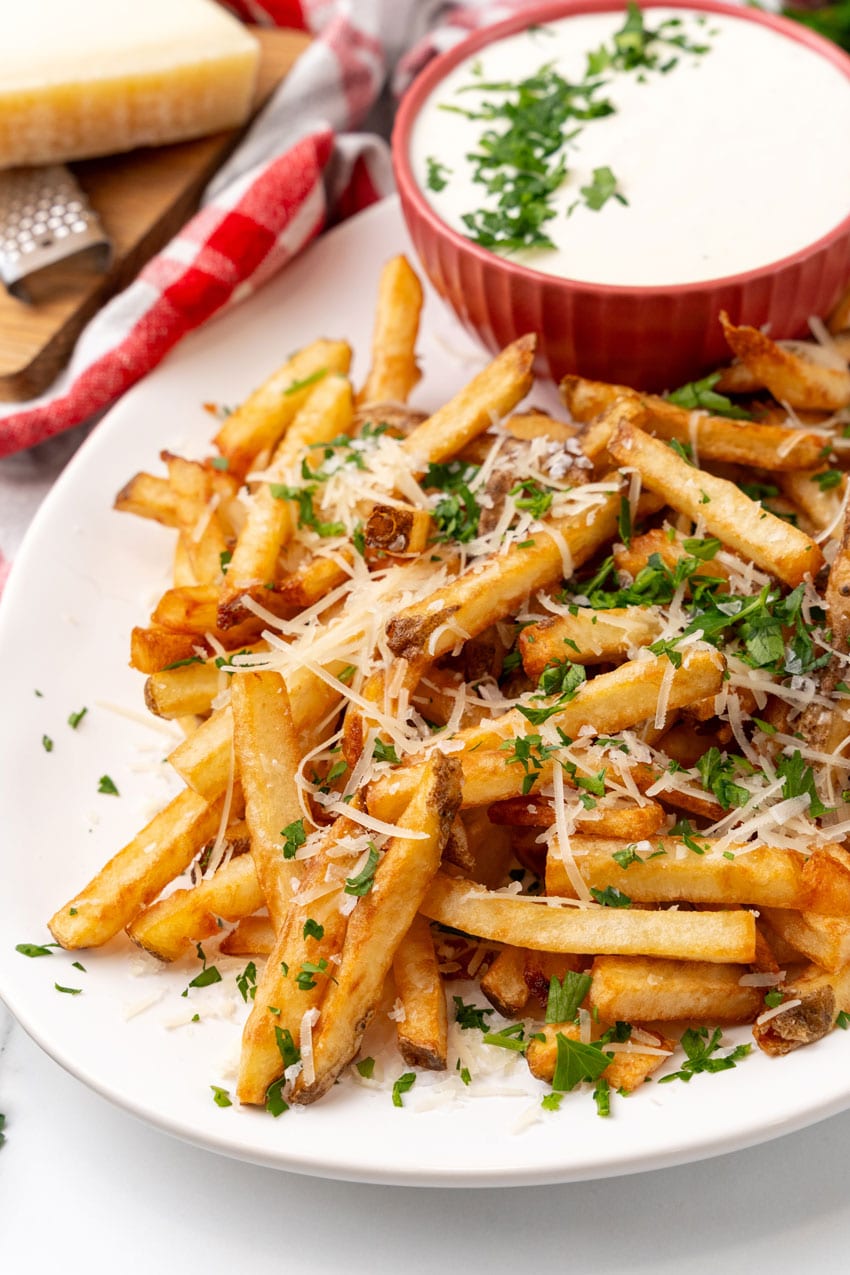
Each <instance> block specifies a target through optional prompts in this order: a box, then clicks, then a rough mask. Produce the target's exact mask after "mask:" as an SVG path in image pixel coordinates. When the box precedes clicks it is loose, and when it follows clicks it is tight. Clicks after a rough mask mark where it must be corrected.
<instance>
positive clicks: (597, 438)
mask: <svg viewBox="0 0 850 1275" xmlns="http://www.w3.org/2000/svg"><path fill="white" fill-rule="evenodd" d="M560 392H561V397H562V398H563V400H564V402H565V404H566V406H567V408H568V409H569V412H570V415H571V416H572V417H573V419H574V420H576V421H583V422H587V423H588V424H589V425H590V428H589V429H588V430H587V432H585V431H582V442H583V445H584V447H585V451H587V453H588V455H592V456H594V458H595V457H596V456H598V455H599V454H600V453H601V451H602V449H603V448H605V447H607V445H608V438H606V432H605V430H606V426H605V424H603V422H602V421H599V422H598V427H596V426H594V425H593V422H595V421H596V418H597V417H602V416H603V414H605V419H606V422H607V425H608V428H609V436H608V437H610V426H611V418H610V414H609V413H610V409H611V408H612V407H613V406H614V405H615V403H617V401H618V400H621V399H623V398H625V399H627V400H633V401H635V402H637V403H638V404H639V405H640V407H641V408H643V417H642V420H641V421H639V420H636V422H635V423H636V424H640V426H641V428H642V429H645V430H646V432H647V433H648V434H652V435H654V437H656V438H663V439H666V440H668V441H669V440H671V439H675V440H676V441H677V442H680V443H682V444H683V445H685V446H687V447H693V448H694V451H695V454H696V455H697V456H699V458H700V460H701V461H703V460H720V461H729V462H731V463H733V464H737V465H749V466H755V467H756V468H758V469H771V470H794V469H799V468H801V467H809V468H811V467H812V466H813V465H817V463H818V461H819V460H820V458H821V454H822V450H823V437H822V435H819V434H807V433H806V432H805V431H804V430H799V429H795V430H792V429H787V428H783V427H782V426H778V425H758V424H754V423H752V422H749V421H734V420H730V419H728V418H727V417H725V416H710V415H709V414H708V413H707V412H701V411H689V410H688V409H687V408H685V407H677V406H676V404H675V403H669V402H668V401H667V400H666V399H664V398H659V397H658V396H657V395H655V394H639V393H638V392H637V391H636V390H630V389H628V388H627V387H626V386H624V385H607V384H605V383H604V382H602V381H588V380H585V379H584V378H583V377H580V376H566V377H564V379H563V381H562V382H561V385H560Z"/></svg>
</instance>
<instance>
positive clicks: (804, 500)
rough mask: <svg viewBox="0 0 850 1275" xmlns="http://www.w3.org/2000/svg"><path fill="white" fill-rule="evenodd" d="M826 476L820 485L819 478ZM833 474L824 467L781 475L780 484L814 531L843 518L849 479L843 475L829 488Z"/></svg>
mask: <svg viewBox="0 0 850 1275" xmlns="http://www.w3.org/2000/svg"><path fill="white" fill-rule="evenodd" d="M824 475H827V479H826V481H825V482H824V483H823V484H821V483H820V482H819V481H818V477H819V476H821V477H823V476H824ZM832 477H833V474H832V473H831V472H830V471H829V470H828V469H827V468H826V466H824V465H823V464H821V465H819V466H818V467H817V469H801V470H798V471H797V472H795V473H791V474H779V475H778V477H777V481H778V483H779V486H780V488H781V490H782V492H783V493H784V495H786V496H787V497H788V499H789V500H791V501H792V502H793V503H794V505H795V506H796V507H797V508H798V509H800V510H801V511H802V512H803V513H804V514H805V516H806V518H807V519H808V520H809V523H810V524H811V527H812V529H813V530H814V531H815V532H820V531H826V529H827V528H828V527H835V526H836V525H837V521H838V519H839V518H840V516H841V505H842V501H843V499H844V493H845V491H846V489H847V476H846V474H843V475H842V476H841V477H840V479H839V481H838V482H837V483H835V484H834V485H833V486H829V485H827V484H828V482H829V481H830V479H831V478H832Z"/></svg>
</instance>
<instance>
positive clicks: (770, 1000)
mask: <svg viewBox="0 0 850 1275" xmlns="http://www.w3.org/2000/svg"><path fill="white" fill-rule="evenodd" d="M784 1000H785V993H784V992H780V990H779V988H778V987H777V988H775V989H774V990H773V991H772V992H767V993H766V995H765V998H764V1003H765V1005H766V1006H767V1008H768V1009H776V1008H777V1007H778V1006H779V1005H781V1004H782V1002H783V1001H784Z"/></svg>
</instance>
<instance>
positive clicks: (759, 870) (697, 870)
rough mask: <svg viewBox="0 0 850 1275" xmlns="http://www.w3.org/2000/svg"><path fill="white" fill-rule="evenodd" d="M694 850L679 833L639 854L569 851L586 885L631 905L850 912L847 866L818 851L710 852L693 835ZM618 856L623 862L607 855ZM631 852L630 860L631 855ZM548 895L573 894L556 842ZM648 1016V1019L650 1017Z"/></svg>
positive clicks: (605, 846) (575, 845)
mask: <svg viewBox="0 0 850 1275" xmlns="http://www.w3.org/2000/svg"><path fill="white" fill-rule="evenodd" d="M693 844H694V845H696V846H698V847H700V848H701V849H702V850H703V853H699V852H697V853H694V852H693V851H692V849H691V848H689V847H688V846H686V845H685V844H684V842H683V841H682V840H681V839H680V838H678V837H654V838H653V839H652V842H651V843H650V845H649V846H648V848H646V849H645V850H644V852H643V853H641V852H640V851H638V850H636V849H635V846H634V843H630V842H628V841H623V840H619V841H618V840H614V839H613V838H607V837H593V836H590V837H588V836H575V837H571V838H570V849H571V852H572V855H573V857H574V859H575V863H576V867H577V868H578V871H579V872H580V873H581V876H582V878H583V880H584V881H585V882H586V883H587V885H588V886H589V887H593V888H594V889H599V890H606V889H607V888H608V887H609V886H610V887H613V888H614V889H616V890H619V891H621V892H622V893H623V894H626V895H628V896H629V898H631V899H632V900H634V902H636V903H674V902H677V901H680V900H687V901H689V902H690V903H728V904H733V903H749V904H753V905H755V906H757V907H758V906H764V907H778V908H793V909H795V910H797V911H803V910H809V911H813V912H817V913H819V914H821V915H828V916H829V915H831V916H846V915H847V914H848V912H850V870H848V868H847V867H846V866H845V865H844V864H842V863H840V862H839V861H838V860H836V859H833V858H831V857H830V856H829V855H828V854H826V853H825V852H824V851H823V850H815V851H814V853H813V854H812V855H811V857H809V858H807V857H806V856H805V855H804V854H801V853H799V852H798V851H796V850H777V849H774V848H773V847H771V846H758V847H757V848H756V849H755V850H749V849H747V848H746V847H745V846H737V845H731V846H729V847H728V849H727V851H726V853H728V854H729V855H731V856H733V857H732V858H729V859H727V858H725V857H724V856H723V855H719V854H713V853H712V849H713V845H714V844H715V843H714V842H712V841H711V839H709V838H703V837H700V836H699V834H698V833H697V834H695V835H694V838H693ZM615 854H617V855H619V856H620V857H621V859H623V860H624V861H625V862H626V864H627V866H625V867H623V866H622V863H621V862H620V861H618V860H617V859H615V858H613V856H614V855H615ZM633 855H634V856H636V857H635V858H632V856H633ZM546 893H547V894H558V895H565V896H568V897H574V894H575V891H574V889H573V887H572V885H571V883H570V881H569V878H568V876H567V871H566V868H565V867H564V861H563V858H562V857H561V853H560V849H559V847H558V844H557V839H555V841H554V842H553V843H552V845H551V846H550V848H549V854H548V856H547V859H546ZM650 1017H651V1016H650Z"/></svg>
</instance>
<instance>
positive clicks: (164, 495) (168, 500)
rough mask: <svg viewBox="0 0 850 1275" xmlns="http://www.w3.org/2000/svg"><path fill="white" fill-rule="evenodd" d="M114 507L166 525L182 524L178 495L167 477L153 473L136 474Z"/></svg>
mask: <svg viewBox="0 0 850 1275" xmlns="http://www.w3.org/2000/svg"><path fill="white" fill-rule="evenodd" d="M112 508H113V509H117V510H118V511H119V512H120V513H128V514H136V515H137V517H139V518H150V519H151V520H152V521H153V522H160V523H162V525H163V526H164V527H179V526H180V518H179V517H178V513H177V497H176V495H175V493H174V491H173V490H172V488H171V484H170V483H169V481H168V479H167V478H157V477H155V476H154V475H153V474H145V473H141V474H134V476H133V477H132V478H131V479H130V481H129V482H128V483H127V484H126V485H125V486H124V487H122V488H121V490H120V491H119V493H118V495H117V496H116V497H115V503H114V505H113V506H112ZM198 513H199V514H200V510H198Z"/></svg>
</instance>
